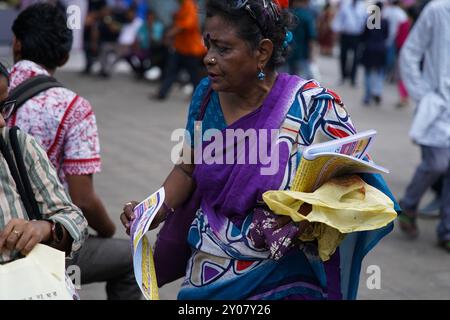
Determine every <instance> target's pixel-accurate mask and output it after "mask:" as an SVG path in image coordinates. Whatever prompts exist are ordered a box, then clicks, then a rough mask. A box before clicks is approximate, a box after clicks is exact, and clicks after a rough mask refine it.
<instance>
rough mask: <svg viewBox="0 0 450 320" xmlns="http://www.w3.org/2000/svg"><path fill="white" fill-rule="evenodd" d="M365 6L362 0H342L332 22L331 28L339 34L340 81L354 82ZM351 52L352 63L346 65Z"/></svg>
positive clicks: (364, 21)
mask: <svg viewBox="0 0 450 320" xmlns="http://www.w3.org/2000/svg"><path fill="white" fill-rule="evenodd" d="M366 17H367V15H366V8H365V5H364V2H363V1H359V0H343V1H342V3H341V5H340V7H339V11H338V13H337V14H336V17H335V18H334V20H333V22H332V26H331V27H332V29H333V31H334V32H336V33H339V35H340V67H341V81H342V82H344V81H345V79H347V78H349V79H350V81H351V84H352V85H353V86H354V85H355V84H356V69H357V66H358V48H359V44H360V41H361V35H362V32H363V30H364V26H365V23H366ZM349 53H351V54H352V63H351V65H350V70H348V69H349V66H348V65H347V58H348V54H349Z"/></svg>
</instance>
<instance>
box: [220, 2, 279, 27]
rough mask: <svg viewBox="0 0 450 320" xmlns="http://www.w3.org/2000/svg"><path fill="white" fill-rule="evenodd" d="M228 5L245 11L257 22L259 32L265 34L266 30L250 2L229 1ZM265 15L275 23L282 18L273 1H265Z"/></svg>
mask: <svg viewBox="0 0 450 320" xmlns="http://www.w3.org/2000/svg"><path fill="white" fill-rule="evenodd" d="M227 3H228V5H229V6H230V7H231V8H232V9H235V10H239V9H244V10H245V11H246V12H247V13H248V14H249V15H250V17H251V18H252V19H253V20H254V21H255V22H256V25H257V26H258V28H259V30H261V32H262V34H263V35H264V34H265V30H264V28H263V27H262V25H261V24H260V22H259V21H258V18H257V17H256V14H255V12H254V11H253V9H252V8H251V6H250V3H249V1H248V0H227ZM263 7H264V13H267V14H269V16H270V18H271V19H272V20H273V21H278V19H279V18H280V11H279V9H278V7H277V5H276V4H274V3H273V2H272V1H271V0H263Z"/></svg>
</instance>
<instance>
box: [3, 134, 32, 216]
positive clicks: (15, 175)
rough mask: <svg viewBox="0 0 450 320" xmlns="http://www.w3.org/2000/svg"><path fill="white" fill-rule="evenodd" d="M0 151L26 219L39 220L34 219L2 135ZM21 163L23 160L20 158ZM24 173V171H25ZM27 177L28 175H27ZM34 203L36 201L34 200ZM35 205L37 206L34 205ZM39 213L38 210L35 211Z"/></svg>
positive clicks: (27, 197)
mask: <svg viewBox="0 0 450 320" xmlns="http://www.w3.org/2000/svg"><path fill="white" fill-rule="evenodd" d="M15 135H16V140H17V132H16V133H15ZM0 151H1V153H2V154H3V157H4V158H5V160H6V163H7V164H8V167H9V171H10V173H11V175H12V177H13V179H14V182H15V183H16V188H17V191H18V193H19V195H20V198H21V200H22V203H23V205H24V208H25V211H26V213H27V215H28V217H29V218H30V220H31V219H39V218H40V215H39V216H38V217H36V214H35V211H34V210H33V206H32V205H31V202H30V199H29V196H28V194H27V192H26V189H25V187H24V185H23V183H22V179H21V174H20V173H19V171H18V169H17V166H16V163H15V161H14V158H13V156H12V155H11V151H10V149H9V148H8V145H7V144H6V142H5V140H4V139H3V135H1V134H0ZM20 158H21V159H22V161H23V158H22V157H20ZM25 172H26V171H25ZM27 177H28V175H27ZM34 201H36V200H35V199H34ZM36 205H37V204H36ZM37 212H39V210H38V211H37Z"/></svg>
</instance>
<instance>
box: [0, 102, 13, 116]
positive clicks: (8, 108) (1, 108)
mask: <svg viewBox="0 0 450 320" xmlns="http://www.w3.org/2000/svg"><path fill="white" fill-rule="evenodd" d="M15 106H16V100H9V101H3V102H0V114H1V115H2V117H3V119H5V120H7V119H8V118H9V117H11V115H12V114H13V112H14V107H15Z"/></svg>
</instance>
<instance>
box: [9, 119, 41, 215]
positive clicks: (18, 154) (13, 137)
mask: <svg viewBox="0 0 450 320" xmlns="http://www.w3.org/2000/svg"><path fill="white" fill-rule="evenodd" d="M19 130H20V129H19V127H12V128H10V129H9V140H10V142H11V147H12V149H13V153H14V158H15V159H16V164H17V168H18V169H19V175H20V179H21V180H22V184H23V187H24V189H25V192H26V194H27V198H28V201H29V202H30V206H31V211H30V213H29V214H28V216H29V217H30V219H35V220H39V219H41V213H40V212H39V207H38V205H37V202H36V197H35V195H34V192H33V188H32V187H31V183H30V178H29V177H28V171H27V169H26V167H25V162H24V159H23V158H24V157H23V152H22V150H21V149H20V144H19V139H18V135H17V132H18V131H19Z"/></svg>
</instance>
